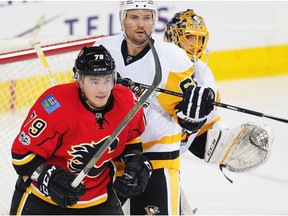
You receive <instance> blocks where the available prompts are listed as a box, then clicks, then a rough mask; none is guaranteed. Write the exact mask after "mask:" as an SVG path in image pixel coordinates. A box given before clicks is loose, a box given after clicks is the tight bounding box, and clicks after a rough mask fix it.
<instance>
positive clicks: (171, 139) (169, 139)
mask: <svg viewBox="0 0 288 216" xmlns="http://www.w3.org/2000/svg"><path fill="white" fill-rule="evenodd" d="M179 140H181V133H178V134H174V135H171V136H164V137H162V138H161V139H160V140H153V141H150V142H145V143H143V144H142V147H143V150H147V149H150V148H152V147H153V146H154V145H156V144H159V145H166V144H175V143H177V142H179Z"/></svg>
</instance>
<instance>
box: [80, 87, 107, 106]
mask: <svg viewBox="0 0 288 216" xmlns="http://www.w3.org/2000/svg"><path fill="white" fill-rule="evenodd" d="M81 97H82V98H83V99H84V101H85V102H86V103H87V104H88V106H89V107H90V108H91V109H92V110H93V111H98V110H101V109H103V108H104V107H105V106H103V107H97V106H95V104H94V103H93V102H92V101H90V100H89V99H88V98H87V97H86V96H85V94H84V92H83V90H82V89H81Z"/></svg>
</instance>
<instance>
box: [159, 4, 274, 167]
mask: <svg viewBox="0 0 288 216" xmlns="http://www.w3.org/2000/svg"><path fill="white" fill-rule="evenodd" d="M208 39H209V32H208V29H207V27H206V24H205V22H204V19H203V18H202V17H201V16H198V15H197V14H196V13H195V12H194V11H193V10H191V9H187V10H186V11H180V12H178V13H176V14H175V15H174V16H173V17H172V18H171V20H170V21H169V22H168V24H167V25H166V28H165V36H164V40H165V41H166V42H170V43H174V44H176V45H177V46H179V47H181V48H182V49H184V50H185V51H186V54H187V55H188V57H189V58H190V59H191V61H192V62H194V65H195V71H194V74H193V75H192V77H195V80H197V82H198V83H197V84H198V85H199V86H203V87H205V88H208V89H210V92H207V93H205V91H204V92H201V91H199V92H197V87H194V86H190V87H188V88H187V89H186V92H185V93H184V99H183V101H182V102H181V103H180V104H178V105H177V108H178V109H179V112H178V118H179V119H180V120H179V121H178V122H179V124H180V126H182V128H183V130H182V135H183V136H182V143H181V153H184V152H185V151H187V150H188V149H189V151H190V152H192V153H193V154H194V155H195V156H197V157H199V158H201V159H204V160H205V161H206V162H208V163H217V164H221V165H222V166H225V167H226V168H228V169H229V170H231V171H234V172H238V171H245V170H248V169H250V168H252V167H255V166H257V165H259V164H261V163H263V162H265V161H266V160H267V158H268V156H269V150H270V145H271V143H272V142H273V135H272V132H271V129H270V128H269V127H268V126H267V125H264V126H261V125H258V124H254V123H246V124H243V125H241V126H239V127H236V128H234V129H232V130H228V129H229V128H228V127H227V125H226V123H225V122H223V121H222V120H221V116H220V114H219V113H218V111H217V110H216V109H215V108H214V107H213V105H211V104H210V105H209V103H208V105H207V104H206V103H203V102H204V101H205V100H209V97H210V98H214V100H216V101H220V96H219V91H218V87H217V85H216V82H215V78H214V75H213V73H212V71H211V70H210V68H209V67H208V65H207V62H206V63H204V62H203V61H202V60H201V59H200V58H201V56H202V54H203V52H204V51H205V50H206V46H207V43H208ZM207 55H208V54H207ZM206 60H207V58H206ZM205 94H206V95H205ZM207 98H208V99H207ZM197 100H198V101H197ZM190 101H192V102H195V101H197V103H198V104H200V106H199V108H198V109H199V110H198V111H197V110H196V112H195V113H198V116H197V115H195V118H193V119H191V120H189V119H188V120H187V118H186V119H185V120H183V121H181V119H184V118H185V117H186V116H188V114H189V112H190V113H191V112H192V110H187V109H186V107H187V104H189V102H190ZM202 104H203V105H204V104H206V106H202Z"/></svg>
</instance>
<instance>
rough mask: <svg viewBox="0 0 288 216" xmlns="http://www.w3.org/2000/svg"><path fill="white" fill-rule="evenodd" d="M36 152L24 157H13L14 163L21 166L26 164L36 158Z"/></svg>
mask: <svg viewBox="0 0 288 216" xmlns="http://www.w3.org/2000/svg"><path fill="white" fill-rule="evenodd" d="M35 156H36V154H35V153H32V154H29V155H27V156H25V157H24V158H22V159H19V160H18V159H15V158H13V159H12V164H13V165H16V166H21V165H24V164H27V163H29V162H30V161H32V160H33V159H34V158H35Z"/></svg>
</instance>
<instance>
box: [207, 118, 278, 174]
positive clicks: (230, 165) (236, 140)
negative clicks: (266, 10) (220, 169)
mask: <svg viewBox="0 0 288 216" xmlns="http://www.w3.org/2000/svg"><path fill="white" fill-rule="evenodd" d="M273 140H274V135H273V133H272V131H271V129H270V128H269V127H268V126H267V125H264V126H261V125H258V124H253V123H246V124H243V125H242V126H240V127H237V128H234V129H233V130H223V131H220V130H215V129H210V130H209V131H208V135H207V142H206V147H205V154H204V160H205V161H206V162H208V163H216V164H220V165H222V166H224V167H226V168H227V169H229V170H230V171H232V172H241V171H246V170H249V169H251V168H254V167H256V166H258V165H261V164H263V163H264V162H266V161H267V159H268V157H269V155H270V149H271V145H272V143H273Z"/></svg>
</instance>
